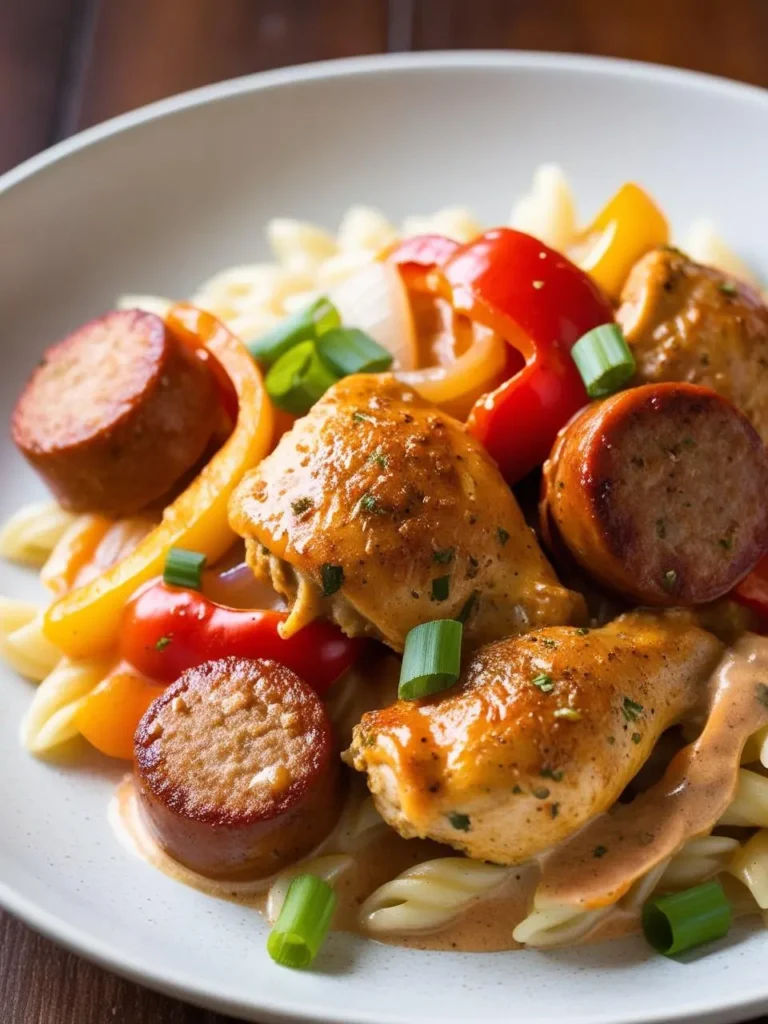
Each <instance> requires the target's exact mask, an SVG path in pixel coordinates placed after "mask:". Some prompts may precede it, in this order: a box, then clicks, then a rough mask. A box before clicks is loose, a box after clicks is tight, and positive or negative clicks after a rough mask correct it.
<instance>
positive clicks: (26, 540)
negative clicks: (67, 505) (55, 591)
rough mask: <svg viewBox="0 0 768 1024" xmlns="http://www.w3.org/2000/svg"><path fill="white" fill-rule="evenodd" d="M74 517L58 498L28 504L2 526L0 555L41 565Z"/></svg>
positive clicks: (26, 563) (16, 560) (27, 563)
mask: <svg viewBox="0 0 768 1024" xmlns="http://www.w3.org/2000/svg"><path fill="white" fill-rule="evenodd" d="M74 521H75V516H73V515H72V514H71V513H70V512H65V511H64V509H63V508H62V507H61V506H60V505H59V504H58V503H57V502H55V501H41V502H35V504H33V505H25V506H24V507H23V508H20V509H19V511H18V512H16V513H14V515H12V516H11V518H10V519H9V520H8V521H7V522H6V523H5V524H4V526H3V528H2V529H1V530H0V556H2V557H3V558H8V559H11V560H12V561H14V562H23V563H24V564H25V565H33V566H36V567H38V568H39V567H40V566H42V565H43V563H44V562H45V560H46V559H47V558H48V556H49V555H50V553H51V552H52V551H53V549H54V547H55V546H56V544H57V543H58V541H59V540H60V539H61V537H62V536H63V534H64V533H65V531H66V530H68V529H69V527H70V526H71V525H72V523H73V522H74Z"/></svg>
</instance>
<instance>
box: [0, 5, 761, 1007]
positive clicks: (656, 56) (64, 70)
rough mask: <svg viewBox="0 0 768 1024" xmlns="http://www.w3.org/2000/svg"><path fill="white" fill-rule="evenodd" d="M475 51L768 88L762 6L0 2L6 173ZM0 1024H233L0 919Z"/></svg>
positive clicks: (0, 162)
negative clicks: (86, 142)
mask: <svg viewBox="0 0 768 1024" xmlns="http://www.w3.org/2000/svg"><path fill="white" fill-rule="evenodd" d="M478 47H492V48H520V49H544V50H561V51H574V52H581V53H596V54H605V55H610V56H620V57H628V58H633V59H637V60H650V61H656V62H659V63H666V64H676V65H679V66H681V67H689V68H694V69H698V70H703V71H709V72H711V73H713V74H720V75H726V76H728V77H731V78H735V79H741V80H744V81H747V82H754V83H757V84H762V85H768V0H618V2H617V0H0V171H2V170H4V169H6V168H7V167H9V166H11V165H12V164H14V163H16V162H17V161H19V160H22V159H24V158H26V157H28V156H30V155H32V154H33V153H34V152H36V151H38V150H39V149H42V148H43V147H45V146H46V145H48V144H50V143H51V142H53V141H55V140H56V139H57V138H60V137H63V136H65V135H66V134H68V133H70V132H72V131H74V130H76V128H77V127H84V126H86V125H89V124H93V123H95V122H97V121H100V120H103V119H104V118H107V117H111V116H113V115H115V114H118V113H121V112H122V111H125V110H128V109H131V108H133V107H135V106H139V105H141V104H144V103H147V102H150V101H152V100H155V99H159V98H161V97H164V96H167V95H171V94H173V93H176V92H180V91H182V90H185V89H190V88H194V87H196V86H199V85H204V84H207V83H209V82H213V81H217V80H220V79H224V78H230V77H234V76H236V75H242V74H247V73H249V72H252V71H258V70H262V69H265V68H272V67H278V66H281V65H284V64H293V63H300V62H303V61H308V60H319V59H324V58H331V57H343V56H351V55H354V54H359V53H373V52H379V51H384V50H386V49H390V50H408V49H456V48H478ZM0 1024H231V1019H230V1018H226V1017H223V1016H220V1015H218V1014H215V1013H211V1012H207V1011H204V1010H199V1009H196V1008H194V1007H191V1006H188V1005H186V1004H183V1003H181V1002H178V1001H177V1000H173V999H168V998H165V997H164V996H160V995H156V994H154V993H152V992H149V991H148V990H146V989H144V988H141V987H140V986H138V985H135V984H133V983H131V982H128V981H124V980H122V979H119V978H117V977H116V976H114V975H112V974H110V973H108V972H106V971H103V970H101V969H100V968H97V967H94V966H92V965H90V964H88V963H86V962H85V961H83V960H81V959H80V958H78V957H76V956H74V955H72V954H70V953H67V952H66V951H64V950H62V949H60V948H58V947H56V946H55V945H54V944H53V943H51V942H49V941H48V940H47V939H44V938H42V937H40V936H38V935H36V934H35V933H34V932H32V931H30V930H29V929H28V928H26V927H25V926H24V925H22V924H21V923H19V922H17V921H15V920H13V919H12V918H11V917H9V916H8V915H6V914H2V913H0ZM761 1024H768V1018H763V1020H762V1022H761Z"/></svg>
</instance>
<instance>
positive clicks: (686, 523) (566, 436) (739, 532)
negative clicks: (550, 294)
mask: <svg viewBox="0 0 768 1024" xmlns="http://www.w3.org/2000/svg"><path fill="white" fill-rule="evenodd" d="M544 481H545V482H544V497H543V500H542V527H543V528H544V530H545V532H549V534H550V537H551V536H552V534H553V533H554V535H555V539H556V540H559V541H562V542H564V544H565V545H566V547H567V548H568V549H569V551H570V552H571V554H572V555H573V556H574V557H575V558H576V560H577V561H578V562H579V563H580V564H581V565H582V566H583V567H584V568H585V569H587V570H588V571H589V572H590V573H591V575H592V576H594V577H595V578H596V579H597V580H599V581H600V582H601V583H603V584H605V585H607V586H609V587H611V588H613V589H614V590H616V591H618V592H619V593H621V594H623V595H626V596H628V597H631V598H633V599H634V600H636V601H640V602H642V603H644V604H655V605H679V604H685V605H688V604H699V603H703V602H706V601H712V600H714V599H715V598H717V597H720V596H721V595H722V594H724V593H726V592H727V591H729V590H731V588H732V587H734V586H735V584H736V583H738V582H739V580H740V579H742V577H744V576H745V575H746V574H747V573H748V572H749V571H750V569H752V568H753V566H754V565H755V563H756V562H757V561H758V560H759V558H760V557H761V556H762V555H763V554H764V553H765V552H766V550H768V502H767V501H766V494H768V451H766V448H765V446H764V445H763V442H762V441H761V439H760V437H759V436H758V434H757V432H756V431H755V429H754V427H753V426H752V425H751V424H750V423H749V421H748V420H747V418H746V417H745V416H744V415H743V414H742V413H740V412H739V411H738V410H737V409H735V408H734V406H732V405H731V404H730V402H727V401H726V400H725V399H723V398H721V397H720V396H719V395H717V394H715V392H714V391H710V390H709V389H708V388H701V387H696V386H695V385H692V384H647V385H644V386H643V387H639V388H633V389H631V390H629V391H624V392H622V393H620V394H618V395H614V396H613V397H611V398H608V399H606V400H605V401H604V402H600V403H595V404H594V405H591V406H589V407H588V408H587V409H585V410H584V411H583V412H582V413H580V414H579V416H577V417H576V419H575V420H573V421H572V422H571V423H570V424H569V426H567V427H566V428H565V429H564V430H563V431H562V433H561V435H560V437H559V438H558V441H557V443H556V445H555V448H554V449H553V452H552V455H551V457H550V459H549V461H548V462H547V463H546V465H545V469H544Z"/></svg>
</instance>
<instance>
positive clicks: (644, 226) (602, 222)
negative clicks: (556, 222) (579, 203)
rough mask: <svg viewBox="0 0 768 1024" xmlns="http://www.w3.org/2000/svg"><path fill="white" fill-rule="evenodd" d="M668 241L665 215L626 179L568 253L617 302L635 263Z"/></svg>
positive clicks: (645, 194) (639, 189) (667, 226)
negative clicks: (624, 183) (625, 182)
mask: <svg viewBox="0 0 768 1024" xmlns="http://www.w3.org/2000/svg"><path fill="white" fill-rule="evenodd" d="M668 242H669V224H668V223H667V218H666V217H665V216H664V214H663V213H662V212H661V210H660V209H659V208H658V206H657V205H656V204H655V203H654V201H653V200H652V199H651V197H650V196H649V195H648V193H647V192H644V191H643V190H642V189H641V188H640V186H639V185H635V184H633V183H632V182H628V183H627V184H626V185H622V186H621V188H620V189H619V191H618V192H617V193H616V195H615V196H613V198H612V199H610V200H609V201H608V203H607V204H606V205H605V206H604V207H603V209H602V210H601V211H600V213H598V215H597V216H596V217H595V219H594V220H593V221H592V223H591V224H590V226H589V227H588V228H587V229H586V230H585V231H584V232H582V234H581V237H580V238H579V240H578V241H577V243H576V246H575V248H574V249H573V251H571V253H570V256H571V259H574V260H575V261H576V263H577V264H578V265H579V266H580V267H581V269H582V270H585V271H586V272H587V273H588V274H589V276H590V277H591V278H592V279H593V280H594V281H595V282H596V283H597V284H599V285H600V287H601V288H602V289H603V291H604V292H606V293H607V294H608V295H609V296H610V298H612V299H613V300H614V301H615V302H618V300H619V298H620V297H621V289H622V288H623V287H624V282H625V281H626V279H627V277H628V276H629V272H630V270H631V269H632V267H633V266H634V265H635V263H637V261H638V260H639V259H640V258H641V257H642V256H644V255H645V254H646V253H647V252H650V250H651V249H656V248H658V246H660V245H666V244H667V243H668Z"/></svg>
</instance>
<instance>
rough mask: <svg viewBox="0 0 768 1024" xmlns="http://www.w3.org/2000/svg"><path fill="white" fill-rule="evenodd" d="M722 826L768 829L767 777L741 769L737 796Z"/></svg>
mask: <svg viewBox="0 0 768 1024" xmlns="http://www.w3.org/2000/svg"><path fill="white" fill-rule="evenodd" d="M720 824H721V825H740V826H745V827H747V828H768V778H767V777H766V776H765V775H759V774H758V773H757V772H752V771H750V770H749V769H748V768H740V769H739V782H738V785H737V787H736V795H735V796H734V798H733V803H732V804H731V806H730V807H729V808H728V810H727V811H726V812H725V814H724V815H723V817H722V818H721V819H720Z"/></svg>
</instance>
